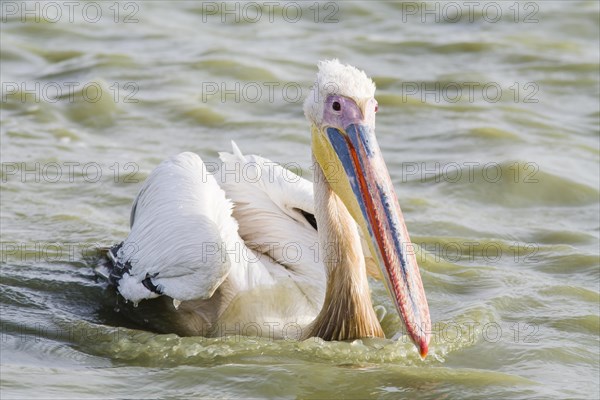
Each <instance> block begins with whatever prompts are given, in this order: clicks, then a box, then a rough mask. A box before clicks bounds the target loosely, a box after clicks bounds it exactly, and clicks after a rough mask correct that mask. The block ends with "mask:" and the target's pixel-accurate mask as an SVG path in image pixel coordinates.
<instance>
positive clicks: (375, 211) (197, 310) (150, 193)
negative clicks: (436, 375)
mask: <svg viewBox="0 0 600 400" xmlns="http://www.w3.org/2000/svg"><path fill="white" fill-rule="evenodd" d="M318 69H319V70H318V74H317V78H316V81H315V83H314V85H313V87H312V89H311V92H310V94H309V96H308V97H307V98H306V100H305V102H304V114H305V116H306V118H307V119H308V121H309V123H310V132H311V147H312V158H313V161H314V166H315V168H314V182H313V184H312V185H311V184H310V183H309V182H308V181H307V180H305V179H303V178H301V177H299V176H297V175H295V174H293V173H292V172H291V171H288V170H286V169H284V168H283V167H281V166H279V165H276V164H274V163H272V162H270V161H269V160H267V159H265V158H262V157H259V156H255V155H244V154H243V153H242V152H241V151H240V150H239V148H238V147H237V146H236V145H235V144H233V151H232V153H221V154H220V159H221V161H222V165H221V168H220V171H219V172H215V171H213V172H210V171H209V170H208V168H207V165H206V164H205V163H204V162H203V161H202V159H201V158H200V157H199V156H198V155H196V154H193V153H189V152H186V153H181V154H179V155H176V156H174V157H171V158H170V159H168V160H166V161H164V162H162V163H161V164H160V165H159V166H158V167H157V168H156V169H155V170H154V171H153V172H152V173H151V174H150V175H149V177H148V179H147V180H146V181H145V183H144V185H143V186H142V188H141V190H140V192H139V194H138V195H137V197H136V199H135V201H134V203H133V207H132V210H131V216H130V228H131V231H130V234H129V236H128V237H127V239H125V240H124V241H123V242H122V243H120V244H119V245H116V246H113V247H112V248H111V249H110V250H109V251H108V252H107V256H108V257H107V259H108V261H106V262H104V263H101V265H99V266H98V268H97V271H98V273H99V274H100V275H102V276H104V277H106V278H107V279H108V281H109V283H110V284H112V285H114V286H115V287H116V288H117V290H118V292H119V293H120V295H121V296H123V297H124V298H125V299H126V300H129V301H132V302H133V303H134V304H137V303H138V302H140V301H142V300H145V299H152V298H156V297H161V298H163V299H165V303H167V304H168V310H167V311H166V314H168V315H165V316H164V317H162V318H165V319H166V320H168V321H169V322H168V324H169V328H168V330H171V331H173V332H176V333H179V334H181V335H204V336H217V335H226V334H228V333H231V332H236V333H241V334H249V335H259V336H269V337H272V338H282V337H284V338H285V337H289V336H290V329H292V328H293V330H294V332H292V333H293V334H295V335H297V337H299V338H309V337H320V338H322V339H324V340H351V339H357V338H362V337H385V336H384V333H383V330H382V328H381V325H380V322H379V320H378V318H377V316H376V313H375V311H374V309H373V304H372V302H371V294H370V290H369V283H368V278H367V276H368V275H369V274H371V275H374V276H377V275H380V276H382V277H383V279H384V282H385V284H386V287H387V289H388V291H389V294H390V295H391V298H392V301H393V303H394V305H395V307H396V309H397V312H398V313H399V315H400V317H401V319H402V321H403V322H404V324H405V326H406V331H407V333H408V335H409V336H410V338H411V340H412V341H413V343H414V344H415V346H416V347H417V349H418V351H419V353H420V355H421V356H422V357H425V356H426V355H427V351H428V345H429V338H430V330H431V322H430V317H429V308H428V305H427V300H426V298H425V292H424V290H423V284H422V281H421V275H420V272H419V268H418V265H417V261H416V257H415V255H414V252H413V251H412V245H411V241H410V238H409V235H408V232H407V229H406V226H405V223H404V219H403V216H402V212H401V210H400V206H399V204H398V200H397V197H396V194H395V192H394V188H393V185H392V182H391V179H390V176H389V173H388V171H387V168H386V165H385V162H384V160H383V157H382V155H381V151H380V149H379V145H378V144H377V140H376V138H375V113H376V112H377V108H378V105H377V101H376V100H375V98H374V95H375V84H374V83H373V81H372V80H371V79H370V78H368V77H367V75H366V74H365V73H364V72H363V71H360V70H358V69H356V68H354V67H352V66H349V65H343V64H341V63H340V62H339V61H338V60H329V61H321V62H320V63H319V64H318ZM373 266H378V267H379V271H380V272H378V271H377V268H375V269H374V268H373Z"/></svg>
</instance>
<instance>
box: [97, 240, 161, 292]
mask: <svg viewBox="0 0 600 400" xmlns="http://www.w3.org/2000/svg"><path fill="white" fill-rule="evenodd" d="M123 243H124V242H121V243H119V244H115V245H114V246H112V247H109V248H107V249H106V257H105V258H102V259H101V260H99V261H98V264H97V265H96V268H94V272H95V273H96V275H98V276H99V277H101V278H102V279H104V280H106V281H108V283H109V284H110V285H112V286H115V287H117V288H118V287H119V284H120V283H121V282H122V281H123V277H124V274H125V273H127V274H128V275H130V274H129V271H131V264H130V263H129V261H126V262H122V261H121V260H119V256H118V253H119V250H120V249H121V247H123ZM155 276H156V275H155ZM155 276H149V275H148V276H146V279H144V280H142V285H143V286H144V288H145V289H148V290H149V291H150V292H152V293H149V295H150V297H156V296H157V295H162V294H163V293H162V291H161V290H160V288H159V287H158V286H156V285H155V284H154V282H152V279H151V278H153V277H155ZM126 278H127V277H126ZM129 278H131V276H129ZM140 288H141V286H140ZM144 288H141V289H142V291H144Z"/></svg>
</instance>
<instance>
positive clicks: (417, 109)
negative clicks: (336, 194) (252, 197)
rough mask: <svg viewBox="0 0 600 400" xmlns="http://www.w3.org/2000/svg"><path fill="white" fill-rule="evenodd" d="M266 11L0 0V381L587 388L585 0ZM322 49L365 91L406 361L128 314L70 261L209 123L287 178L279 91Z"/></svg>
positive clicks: (590, 188)
mask: <svg viewBox="0 0 600 400" xmlns="http://www.w3.org/2000/svg"><path fill="white" fill-rule="evenodd" d="M275 3H276V4H275V6H273V8H269V7H271V5H268V4H265V3H260V2H259V3H254V4H258V5H259V6H260V7H261V10H262V15H258V14H257V8H256V6H254V5H252V4H251V5H250V6H248V5H247V4H241V5H240V6H239V8H238V9H237V10H236V8H235V7H236V6H235V3H230V4H229V6H226V5H224V4H223V3H219V2H217V3H213V2H205V3H200V2H191V1H188V2H166V1H150V2H126V3H116V5H115V3H113V2H87V3H81V4H79V3H77V4H78V5H75V6H73V11H72V12H73V18H72V20H71V16H70V15H69V9H68V8H67V6H65V5H64V4H63V3H61V2H58V3H56V4H58V5H61V4H62V8H61V10H62V11H61V12H62V14H61V15H58V14H57V10H56V9H55V8H52V7H53V6H48V3H35V2H28V3H27V4H26V5H24V4H25V3H23V2H2V3H1V7H2V20H1V25H0V27H1V52H0V57H1V80H2V114H1V117H0V121H1V141H2V146H1V151H0V156H1V159H2V175H1V179H2V181H1V184H2V191H1V205H2V207H1V219H2V221H1V233H2V238H1V241H2V249H1V251H2V254H1V262H2V268H1V277H2V278H1V291H2V292H1V294H0V299H1V304H2V306H1V316H0V318H1V332H0V333H1V336H2V337H1V346H2V351H1V397H2V398H3V399H11V398H100V397H101V398H198V397H210V398H236V397H239V398H264V397H277V398H389V399H396V398H399V397H403V396H405V397H410V398H436V399H437V398H461V399H463V398H482V399H487V398H591V399H597V398H598V397H599V396H600V387H599V386H600V384H599V378H598V376H599V373H600V368H599V357H600V351H599V345H600V344H599V329H600V318H599V302H600V295H599V292H600V288H599V271H600V269H599V261H600V259H599V234H600V232H599V229H600V220H599V205H598V204H599V203H598V202H599V194H600V192H599V185H600V182H599V158H600V145H599V119H600V105H599V92H600V87H599V69H600V66H599V46H598V42H599V35H600V32H599V26H600V24H599V20H598V13H599V6H598V2H596V1H547V2H542V1H539V2H514V1H509V2H505V1H497V2H482V3H481V5H480V6H477V7H476V8H475V9H473V10H472V12H469V8H468V7H467V6H466V5H465V4H464V3H463V2H454V3H453V4H454V5H455V6H453V7H454V9H452V8H451V7H450V8H448V7H449V6H448V4H449V3H435V2H427V3H410V2H394V1H392V2H381V3H359V2H345V3H334V2H330V3H327V2H323V3H320V4H317V5H315V4H314V3H310V2H308V3H303V4H302V6H301V12H302V14H301V15H300V16H299V14H298V12H297V8H296V7H295V6H297V5H298V4H299V3H291V4H292V5H291V6H286V4H283V3H277V2H275ZM450 3H451V2H450ZM35 4H38V7H39V9H38V14H40V15H41V17H40V18H39V19H38V18H37V17H35V16H34V15H31V14H24V11H25V10H24V9H23V8H24V7H28V10H35V7H36V6H35ZM86 4H91V5H88V6H87V8H85V6H86ZM436 4H437V5H436ZM456 5H457V6H458V9H460V10H461V12H462V17H461V18H457V14H456V8H457V6H456ZM96 7H100V11H101V13H100V14H98V13H97V8H96ZM225 7H230V8H229V10H233V13H232V14H229V13H228V12H227V10H226V9H225ZM243 7H246V8H243ZM436 7H437V8H436ZM444 7H446V8H444ZM484 7H487V8H485V9H484ZM84 8H85V11H84ZM498 9H499V10H500V13H501V14H498ZM427 10H434V12H433V14H432V12H431V11H429V13H428V12H427ZM435 10H437V11H435ZM117 12H118V15H117ZM298 16H299V18H298ZM42 17H43V18H42ZM236 18H237V19H238V21H237V22H236V21H235V20H236ZM96 19H97V20H96ZM296 19H297V21H295V20H296ZM315 20H316V22H315ZM332 57H338V58H340V59H341V60H342V61H343V62H345V63H350V64H353V65H356V66H359V67H360V68H363V69H365V70H366V71H367V72H368V73H369V74H370V75H371V76H373V78H374V80H375V82H376V84H377V86H378V90H377V98H378V101H379V106H380V107H379V108H380V111H379V113H378V117H377V118H378V119H377V134H378V137H379V143H380V146H381V148H382V151H383V153H384V157H385V159H386V160H387V164H388V168H389V170H390V174H391V176H392V178H393V180H394V183H395V185H396V190H397V193H398V196H399V199H400V203H401V205H402V208H403V211H404V215H405V218H406V222H407V225H408V228H409V231H410V232H411V237H412V239H413V241H414V242H415V243H416V244H417V245H418V247H419V250H420V251H419V263H420V266H421V271H422V276H423V283H424V286H425V290H426V292H427V296H428V300H429V305H430V309H431V313H432V320H433V323H434V331H435V332H434V334H433V338H432V343H431V350H430V353H429V356H428V357H427V358H426V359H425V360H424V361H422V360H421V359H420V358H419V356H418V355H417V353H416V351H415V349H414V346H412V344H410V343H407V341H406V340H405V339H404V338H403V337H401V338H400V339H399V340H398V341H392V340H390V339H386V340H374V339H365V340H362V341H355V342H352V343H327V342H322V341H318V340H314V339H309V340H307V341H304V342H298V341H295V340H281V341H269V340H260V339H257V338H256V337H241V336H239V335H235V334H233V335H232V336H230V337H228V338H223V339H203V338H198V337H188V338H180V337H177V336H175V335H161V334H156V333H152V332H147V331H144V330H143V329H140V326H136V325H134V324H133V323H131V322H129V320H127V319H126V318H125V317H124V315H123V309H124V307H126V306H127V305H124V304H122V301H119V299H117V297H116V296H115V295H114V293H112V292H110V291H107V290H106V288H105V286H104V285H103V284H102V283H101V282H97V281H96V280H95V279H94V275H93V273H92V270H91V266H92V265H93V263H94V261H95V259H96V253H95V251H94V248H95V247H96V246H102V245H104V246H105V245H110V244H112V243H114V242H117V241H119V240H121V239H123V238H124V237H125V236H126V235H127V233H128V221H129V209H130V206H131V202H132V200H133V198H134V196H135V195H136V193H137V190H138V188H139V186H140V182H141V181H143V179H144V178H145V177H147V176H148V174H149V172H150V171H151V170H152V168H154V167H155V166H156V165H157V164H158V163H159V162H160V161H161V160H162V159H164V158H166V157H168V156H170V155H172V154H176V153H178V152H181V151H184V150H189V151H194V152H197V153H198V154H200V155H201V156H202V157H203V158H204V159H205V160H208V161H215V160H216V152H217V151H222V150H227V149H229V146H230V144H229V142H230V140H232V139H233V140H235V141H236V142H237V144H238V145H239V146H240V147H241V149H242V150H243V151H244V152H247V153H257V154H261V155H264V156H266V157H269V158H271V159H273V160H275V161H278V162H281V163H292V162H293V163H295V164H289V166H290V167H293V168H294V169H296V170H297V171H300V172H301V173H302V174H303V176H306V177H308V178H310V176H311V170H310V150H309V135H308V127H307V123H306V122H305V120H304V117H303V115H302V110H301V104H302V99H303V96H305V95H306V93H307V88H308V87H309V86H310V84H311V82H312V80H313V79H314V75H315V72H316V67H315V64H316V62H317V61H318V60H319V59H324V58H332ZM36 84H37V85H38V86H36ZM236 85H237V86H236ZM236 96H237V98H236ZM372 288H373V297H374V302H375V304H376V307H377V310H378V314H379V315H381V316H382V318H383V322H382V324H383V327H384V330H385V331H386V334H387V335H388V337H392V336H394V334H395V333H396V332H398V331H399V330H400V322H399V319H398V317H397V316H396V315H395V313H394V312H393V308H392V304H391V301H390V300H389V299H388V298H387V296H386V294H385V290H384V288H383V286H382V284H381V282H372ZM140 308H143V304H141V305H140ZM386 311H387V312H386ZM234 333H235V332H234Z"/></svg>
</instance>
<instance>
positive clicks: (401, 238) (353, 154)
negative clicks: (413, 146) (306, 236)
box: [326, 123, 431, 357]
mask: <svg viewBox="0 0 600 400" xmlns="http://www.w3.org/2000/svg"><path fill="white" fill-rule="evenodd" d="M326 136H327V138H328V139H329V142H330V144H331V146H332V147H333V150H334V151H335V153H336V154H337V156H338V158H339V161H340V163H341V165H342V166H343V169H344V172H345V175H346V177H347V178H348V182H347V183H348V184H349V188H350V189H351V190H352V193H344V192H346V191H348V192H349V190H345V188H348V185H347V184H344V185H335V184H334V185H333V186H334V191H336V194H337V195H338V196H339V197H340V198H341V199H342V201H343V202H344V204H345V205H346V207H347V208H348V210H349V211H350V213H351V214H352V216H353V217H354V219H355V220H356V221H357V222H358V223H359V225H360V227H361V229H362V230H363V234H364V235H365V237H370V238H371V241H370V243H369V245H370V249H371V252H372V253H373V254H375V255H376V256H377V259H378V261H379V266H380V268H381V271H382V273H383V276H384V277H385V282H386V286H387V289H388V291H389V293H390V294H391V297H392V299H393V301H394V304H395V305H396V309H397V310H398V313H399V315H400V317H401V318H402V320H403V322H404V324H405V325H406V329H407V332H408V335H409V336H410V338H411V340H412V341H413V342H414V344H415V345H416V346H417V348H418V350H419V353H420V354H421V357H425V356H426V355H427V352H428V348H429V339H430V332H431V319H430V317H429V307H428V305H427V299H426V298H425V291H424V290H423V283H422V281H421V274H420V273H419V266H418V265H417V260H416V257H415V253H414V249H413V245H412V243H411V241H410V238H409V236H408V231H407V229H406V225H405V223H404V218H403V216H402V211H401V210H400V205H399V204H398V199H397V197H396V193H395V192H394V187H393V185H392V182H391V179H390V175H389V173H388V170H387V167H386V165H385V162H384V161H383V157H382V156H381V151H380V149H379V145H378V143H377V140H376V138H375V132H374V129H373V128H371V127H370V126H368V125H363V124H358V123H352V124H350V125H348V126H347V127H346V128H345V129H344V132H342V131H340V130H338V129H336V128H332V127H328V128H326ZM335 186H338V187H337V189H338V190H336V187H335ZM340 192H342V193H340ZM351 194H353V195H351Z"/></svg>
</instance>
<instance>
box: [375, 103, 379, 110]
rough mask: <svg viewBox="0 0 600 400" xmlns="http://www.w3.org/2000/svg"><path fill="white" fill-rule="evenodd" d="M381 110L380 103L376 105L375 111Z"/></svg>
mask: <svg viewBox="0 0 600 400" xmlns="http://www.w3.org/2000/svg"><path fill="white" fill-rule="evenodd" d="M377 111H379V104H376V105H375V112H377Z"/></svg>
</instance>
